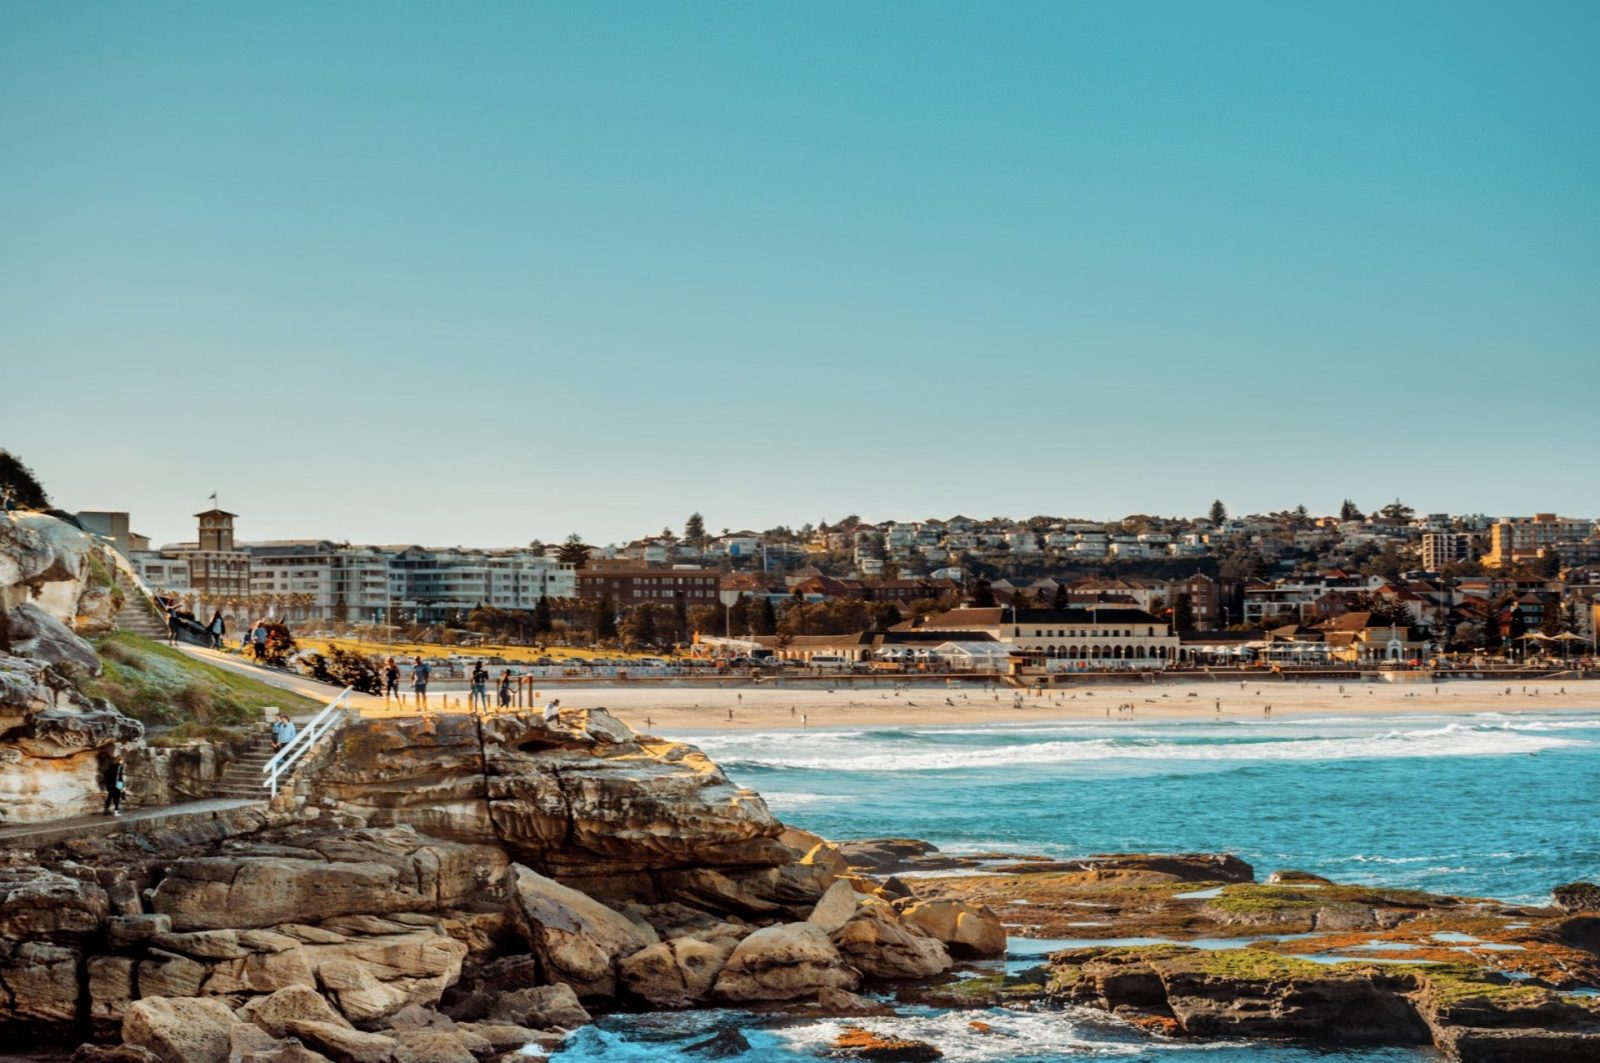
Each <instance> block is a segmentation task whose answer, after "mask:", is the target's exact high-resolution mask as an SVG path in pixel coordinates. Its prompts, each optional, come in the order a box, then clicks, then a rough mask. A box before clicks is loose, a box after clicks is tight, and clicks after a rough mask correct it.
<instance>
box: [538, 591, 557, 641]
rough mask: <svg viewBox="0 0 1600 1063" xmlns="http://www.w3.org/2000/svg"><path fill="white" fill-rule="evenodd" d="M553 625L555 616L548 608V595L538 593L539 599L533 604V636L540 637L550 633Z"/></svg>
mask: <svg viewBox="0 0 1600 1063" xmlns="http://www.w3.org/2000/svg"><path fill="white" fill-rule="evenodd" d="M554 627H555V617H554V616H553V615H552V613H551V609H550V596H549V595H540V597H539V600H538V601H537V602H535V603H534V605H533V634H534V637H535V638H542V637H544V636H545V635H548V634H550V631H551V629H552V628H554Z"/></svg>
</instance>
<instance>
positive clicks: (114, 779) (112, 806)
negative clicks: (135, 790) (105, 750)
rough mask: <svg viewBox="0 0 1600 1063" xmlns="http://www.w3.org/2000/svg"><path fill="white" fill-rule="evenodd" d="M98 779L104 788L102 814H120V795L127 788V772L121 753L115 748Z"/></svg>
mask: <svg viewBox="0 0 1600 1063" xmlns="http://www.w3.org/2000/svg"><path fill="white" fill-rule="evenodd" d="M100 781H101V783H102V784H104V786H105V788H106V804H105V808H104V810H103V814H104V815H108V816H120V815H122V795H123V793H124V792H126V790H127V774H126V771H125V770H124V768H123V764H122V754H121V753H120V752H117V751H116V750H115V749H113V750H112V751H111V758H110V760H109V761H108V762H107V763H106V766H105V768H104V770H103V771H102V772H101V776H100Z"/></svg>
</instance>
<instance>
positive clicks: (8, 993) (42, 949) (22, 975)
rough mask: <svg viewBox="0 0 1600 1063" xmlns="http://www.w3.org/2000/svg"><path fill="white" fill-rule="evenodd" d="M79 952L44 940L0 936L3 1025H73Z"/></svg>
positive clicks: (0, 1023)
mask: <svg viewBox="0 0 1600 1063" xmlns="http://www.w3.org/2000/svg"><path fill="white" fill-rule="evenodd" d="M78 959H79V957H78V953H77V952H76V951H75V950H73V949H69V948H63V947H62V946H60V945H52V944H49V943H48V942H44V941H24V942H22V943H20V944H18V943H15V942H11V941H6V940H0V989H3V992H0V1026H3V1025H5V1024H7V1023H14V1024H16V1026H18V1027H20V1028H27V1027H37V1028H46V1027H55V1028H64V1027H68V1026H70V1025H72V1024H73V1023H74V1022H75V1021H76V1020H77V1016H78Z"/></svg>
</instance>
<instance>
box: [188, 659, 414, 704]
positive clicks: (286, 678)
mask: <svg viewBox="0 0 1600 1063" xmlns="http://www.w3.org/2000/svg"><path fill="white" fill-rule="evenodd" d="M177 648H178V649H179V650H180V651H182V652H183V653H186V654H188V655H189V656H190V657H193V658H194V659H195V660H197V661H204V662H206V663H207V664H211V665H215V666H216V667H218V668H222V669H226V670H227V671H230V672H235V673H237V674H239V675H247V676H249V677H250V678H251V679H255V680H258V681H259V682H262V683H266V684H267V685H268V686H274V687H277V688H278V689H280V690H288V691H292V692H293V693H296V694H299V695H301V696H303V697H308V698H310V699H311V700H312V701H320V702H322V703H323V704H327V703H328V702H330V701H332V700H333V699H334V698H336V697H338V696H339V691H340V690H342V689H343V688H342V687H336V686H332V685H330V684H328V683H319V682H317V681H316V680H315V679H311V678H308V677H307V676H303V675H299V674H297V673H294V672H286V671H284V670H283V669H281V668H268V667H266V666H265V665H260V664H255V663H253V662H251V661H247V660H245V659H244V658H243V657H240V656H239V655H238V654H233V653H225V652H223V651H221V650H207V649H202V648H201V647H199V646H185V645H182V644H180V645H179V646H178V647H177ZM347 704H348V705H349V706H350V707H351V708H353V709H357V710H359V711H361V712H366V711H367V710H369V709H375V710H380V711H381V710H382V709H383V707H384V705H383V699H382V698H380V697H375V696H373V695H371V694H357V693H356V692H355V691H353V690H352V691H351V692H350V697H349V698H348V699H347ZM312 715H314V713H305V714H302V715H301V716H300V717H299V718H300V719H310V717H311V716H312Z"/></svg>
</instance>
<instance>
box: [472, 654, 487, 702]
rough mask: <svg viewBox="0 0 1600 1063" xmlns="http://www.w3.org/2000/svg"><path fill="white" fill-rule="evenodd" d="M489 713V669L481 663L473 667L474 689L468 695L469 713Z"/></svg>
mask: <svg viewBox="0 0 1600 1063" xmlns="http://www.w3.org/2000/svg"><path fill="white" fill-rule="evenodd" d="M480 708H481V709H482V710H483V711H484V712H488V711H489V669H487V668H485V667H484V666H483V662H482V661H479V662H477V663H476V664H474V665H473V666H472V688H471V690H470V691H469V692H468V694H467V711H468V712H477V711H478V710H479V709H480Z"/></svg>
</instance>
